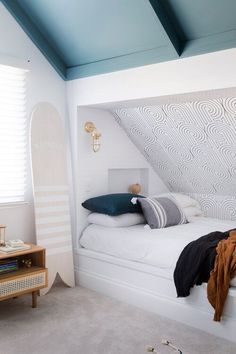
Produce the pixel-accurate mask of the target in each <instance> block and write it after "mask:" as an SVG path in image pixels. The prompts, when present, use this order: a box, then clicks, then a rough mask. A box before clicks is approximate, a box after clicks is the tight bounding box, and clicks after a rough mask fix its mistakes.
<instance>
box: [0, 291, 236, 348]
mask: <svg viewBox="0 0 236 354" xmlns="http://www.w3.org/2000/svg"><path fill="white" fill-rule="evenodd" d="M162 338H164V339H168V340H170V341H172V342H173V343H174V344H175V345H177V346H179V348H181V349H182V350H183V354H235V353H236V344H233V343H231V342H228V341H225V340H223V339H220V338H217V337H214V336H211V335H209V334H206V333H204V332H202V331H199V330H196V329H193V328H191V327H188V326H184V325H182V324H179V323H178V322H175V321H170V320H168V319H165V318H163V317H159V316H157V315H155V314H151V313H149V312H146V311H143V310H140V309H138V308H136V307H134V306H131V305H127V304H125V303H122V302H119V301H116V300H114V299H111V298H109V297H106V296H103V295H100V294H97V293H95V292H93V291H90V290H87V289H84V288H81V287H76V288H74V289H69V288H65V287H62V286H56V287H55V288H53V289H52V290H51V292H50V293H49V294H48V295H46V296H42V297H40V298H39V308H37V309H32V308H31V307H30V297H28V296H23V297H21V298H18V299H14V300H8V301H3V302H0V354H80V353H81V354H93V353H94V354H145V353H146V345H147V344H152V345H157V348H158V349H159V352H160V353H161V354H167V353H169V354H171V353H173V351H171V349H170V348H168V347H166V346H163V345H161V344H160V343H161V339H162Z"/></svg>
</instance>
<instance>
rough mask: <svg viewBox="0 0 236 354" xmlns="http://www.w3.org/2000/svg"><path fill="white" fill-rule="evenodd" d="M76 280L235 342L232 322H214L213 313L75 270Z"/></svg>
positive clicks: (103, 292)
mask: <svg viewBox="0 0 236 354" xmlns="http://www.w3.org/2000/svg"><path fill="white" fill-rule="evenodd" d="M75 278H76V283H77V284H79V285H81V286H83V287H86V288H88V289H91V290H94V291H97V292H100V293H102V294H105V295H107V296H111V297H113V298H115V299H117V300H120V301H123V302H126V303H128V304H131V305H134V306H137V307H139V308H142V309H144V310H147V311H150V312H152V313H156V314H159V315H161V316H163V317H167V318H169V319H172V320H175V321H178V322H181V323H184V324H186V325H189V326H192V327H195V328H198V329H201V330H203V331H205V332H208V333H210V334H213V335H216V336H219V337H222V338H225V339H228V340H231V341H234V342H236V337H235V328H236V321H235V320H234V319H233V318H231V317H225V318H224V319H223V320H222V321H221V322H220V323H218V322H214V321H213V320H212V312H205V311H202V310H200V309H199V308H195V307H194V306H193V305H192V304H191V303H189V302H188V300H186V299H173V298H170V297H168V296H163V295H161V294H158V293H154V292H152V291H149V290H146V289H144V288H140V287H136V286H134V285H132V284H129V283H126V282H123V281H120V280H116V279H114V278H110V277H107V276H103V275H101V274H98V273H95V272H91V271H89V272H88V271H87V270H85V269H82V268H80V269H78V268H75Z"/></svg>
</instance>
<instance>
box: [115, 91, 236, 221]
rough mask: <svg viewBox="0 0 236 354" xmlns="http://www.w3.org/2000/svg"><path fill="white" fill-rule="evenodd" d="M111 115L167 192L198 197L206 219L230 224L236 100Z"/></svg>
mask: <svg viewBox="0 0 236 354" xmlns="http://www.w3.org/2000/svg"><path fill="white" fill-rule="evenodd" d="M113 114H114V115H115V117H116V120H117V121H118V123H119V124H120V125H121V126H122V127H123V129H124V130H125V131H126V133H127V134H128V136H129V137H130V138H131V140H132V141H133V142H134V144H135V145H136V146H137V147H138V149H139V150H140V151H141V152H142V153H143V155H144V156H145V157H146V158H147V160H148V161H149V162H150V164H151V165H152V166H153V168H154V169H155V171H156V172H157V174H158V175H159V176H160V177H161V179H162V180H163V181H164V182H165V184H166V185H167V186H168V187H169V189H170V190H171V191H175V192H184V193H186V194H190V195H191V194H192V195H193V194H194V195H195V196H196V195H198V198H197V199H199V198H200V200H201V202H202V203H203V204H204V206H203V207H204V208H205V210H206V211H208V210H210V215H211V216H217V217H219V216H220V217H222V215H223V214H224V215H223V216H224V217H225V218H231V219H232V218H233V219H234V220H236V198H235V197H236V143H235V141H236V98H222V99H213V100H205V101H195V102H189V103H178V104H165V105H159V106H141V107H135V108H122V109H116V110H114V111H113ZM206 196H208V197H206ZM209 196H211V197H209ZM212 196H214V198H213V197H212ZM222 203H223V204H222ZM208 214H209V213H208ZM226 214H227V215H226ZM225 215H226V216H225Z"/></svg>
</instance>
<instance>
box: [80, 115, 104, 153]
mask: <svg viewBox="0 0 236 354" xmlns="http://www.w3.org/2000/svg"><path fill="white" fill-rule="evenodd" d="M84 130H85V131H86V132H87V133H90V134H91V137H92V148H93V151H94V152H98V151H99V150H100V147H101V143H100V141H99V139H100V137H101V134H100V133H98V131H97V129H96V127H95V125H94V123H93V122H86V123H85V125H84Z"/></svg>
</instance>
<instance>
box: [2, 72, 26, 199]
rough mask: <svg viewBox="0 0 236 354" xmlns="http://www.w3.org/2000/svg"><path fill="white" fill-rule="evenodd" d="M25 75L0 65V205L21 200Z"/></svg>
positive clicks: (24, 180)
mask: <svg viewBox="0 0 236 354" xmlns="http://www.w3.org/2000/svg"><path fill="white" fill-rule="evenodd" d="M26 136H27V135H26V71H25V70H23V69H18V68H15V67H10V66H5V65H0V203H10V202H22V201H24V200H25V185H26V150H27V145H26V144H27V140H26Z"/></svg>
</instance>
